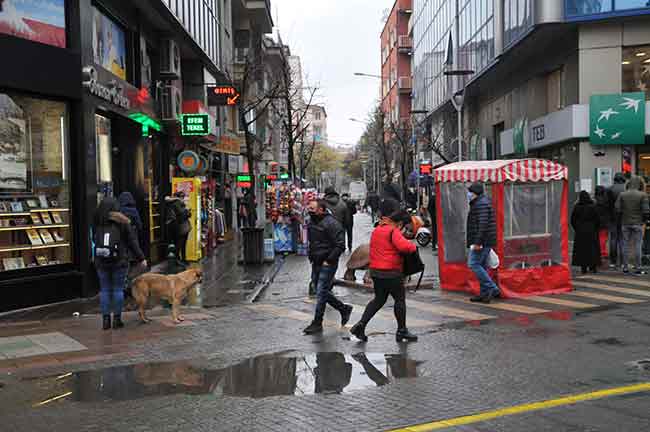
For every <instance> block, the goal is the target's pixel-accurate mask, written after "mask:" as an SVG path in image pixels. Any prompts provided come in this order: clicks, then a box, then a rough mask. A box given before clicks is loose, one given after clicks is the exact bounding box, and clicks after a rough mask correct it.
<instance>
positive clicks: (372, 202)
mask: <svg viewBox="0 0 650 432" xmlns="http://www.w3.org/2000/svg"><path fill="white" fill-rule="evenodd" d="M379 202H380V199H379V195H377V192H375V191H370V193H369V194H368V197H367V198H366V207H370V216H371V217H372V223H373V224H374V223H375V220H377V211H379Z"/></svg>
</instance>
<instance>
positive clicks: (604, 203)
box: [595, 186, 615, 258]
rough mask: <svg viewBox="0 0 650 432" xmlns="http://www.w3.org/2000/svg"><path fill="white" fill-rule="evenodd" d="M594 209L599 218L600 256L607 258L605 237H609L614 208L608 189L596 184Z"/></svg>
mask: <svg viewBox="0 0 650 432" xmlns="http://www.w3.org/2000/svg"><path fill="white" fill-rule="evenodd" d="M595 198H596V210H597V211H598V218H599V219H600V224H599V230H598V241H599V242H600V257H601V258H607V257H608V253H607V239H608V237H609V226H610V224H611V222H612V219H613V218H614V214H615V211H614V208H613V206H612V205H611V202H610V201H611V197H610V194H609V191H608V190H607V189H605V187H604V186H596V195H595Z"/></svg>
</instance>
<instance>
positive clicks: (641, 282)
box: [576, 274, 650, 288]
mask: <svg viewBox="0 0 650 432" xmlns="http://www.w3.org/2000/svg"><path fill="white" fill-rule="evenodd" d="M583 278H584V279H591V278H596V279H598V280H603V281H608V282H616V283H622V284H627V285H635V286H640V287H643V288H648V287H650V281H649V280H648V279H642V278H632V277H616V276H606V275H603V274H598V275H595V276H581V277H578V278H576V281H580V280H582V279H583ZM580 283H582V282H580Z"/></svg>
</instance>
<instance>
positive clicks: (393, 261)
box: [350, 199, 418, 342]
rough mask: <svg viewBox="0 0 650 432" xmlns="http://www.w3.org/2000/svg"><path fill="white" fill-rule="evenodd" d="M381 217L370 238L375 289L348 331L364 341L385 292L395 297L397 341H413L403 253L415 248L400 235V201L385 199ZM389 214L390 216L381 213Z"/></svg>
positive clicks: (402, 215) (403, 216)
mask: <svg viewBox="0 0 650 432" xmlns="http://www.w3.org/2000/svg"><path fill="white" fill-rule="evenodd" d="M380 211H381V214H382V218H381V220H380V222H379V225H378V226H377V228H375V230H374V231H373V232H372V236H371V237H370V265H369V268H370V276H371V277H372V281H373V286H374V289H375V298H374V299H372V300H371V301H370V303H368V305H367V306H366V310H365V311H364V312H363V316H362V317H361V320H360V321H359V322H358V323H356V324H355V325H354V326H353V327H352V328H351V329H350V333H352V334H353V335H354V336H356V337H357V338H358V339H359V340H361V341H363V342H366V341H367V340H368V337H367V336H366V332H365V331H366V326H367V325H368V322H370V320H371V319H372V317H373V316H375V314H376V313H377V312H378V311H379V310H380V309H381V308H382V307H383V306H384V305H385V304H386V300H388V295H389V294H390V295H391V296H393V299H394V300H395V319H396V320H397V334H396V335H395V338H396V339H397V341H398V342H402V341H408V342H416V341H417V340H418V338H417V336H415V335H414V334H412V333H410V332H409V330H408V328H407V327H406V290H405V287H404V274H403V272H402V267H403V264H404V259H403V258H402V256H403V255H408V254H411V253H414V252H415V251H416V250H417V248H416V246H415V245H414V244H413V243H411V242H410V241H408V240H406V239H405V238H404V236H403V235H402V231H401V229H402V227H403V226H404V222H405V220H408V214H407V213H406V212H404V211H400V210H399V203H397V201H395V200H392V199H386V200H384V201H383V202H382V204H381V210H380ZM384 215H390V216H384Z"/></svg>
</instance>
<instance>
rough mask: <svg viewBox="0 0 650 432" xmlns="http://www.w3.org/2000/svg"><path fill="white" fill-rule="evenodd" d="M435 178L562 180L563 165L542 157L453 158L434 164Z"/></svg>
mask: <svg viewBox="0 0 650 432" xmlns="http://www.w3.org/2000/svg"><path fill="white" fill-rule="evenodd" d="M434 175H435V181H436V182H444V183H448V182H483V183H503V182H507V181H510V182H540V181H541V182H548V181H553V180H566V179H567V178H568V177H569V170H568V168H567V167H565V166H563V165H560V164H558V163H555V162H552V161H548V160H543V159H519V160H497V161H467V162H457V163H453V164H449V165H445V166H443V167H440V168H438V169H437V170H435V172H434Z"/></svg>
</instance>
